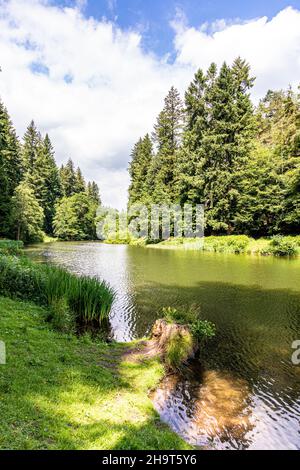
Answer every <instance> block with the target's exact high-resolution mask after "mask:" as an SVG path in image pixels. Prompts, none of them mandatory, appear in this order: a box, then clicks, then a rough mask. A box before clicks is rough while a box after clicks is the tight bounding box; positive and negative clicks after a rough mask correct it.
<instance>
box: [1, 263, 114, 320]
mask: <svg viewBox="0 0 300 470" xmlns="http://www.w3.org/2000/svg"><path fill="white" fill-rule="evenodd" d="M0 293H1V294H2V295H6V296H8V297H17V298H21V299H23V300H30V301H33V302H35V303H38V304H41V305H45V306H48V307H49V312H50V318H49V319H50V320H53V321H54V322H55V323H56V324H60V320H62V319H63V317H65V319H66V321H65V322H64V321H61V323H62V327H61V328H60V329H66V325H67V324H69V325H70V323H71V320H72V321H73V323H74V324H76V325H77V326H82V325H97V326H104V325H107V324H108V317H109V312H110V309H111V306H112V303H113V300H114V296H115V294H114V291H113V290H112V289H111V287H110V286H109V285H108V284H107V283H106V282H104V281H99V280H98V279H96V278H90V277H87V276H81V277H78V276H76V275H75V274H72V273H70V272H68V271H66V270H64V269H63V268H60V267H56V266H50V265H44V264H36V263H33V262H32V261H30V260H28V259H27V258H17V257H13V256H1V257H0ZM51 312H52V313H51ZM51 317H52V318H51ZM70 329H71V327H70Z"/></svg>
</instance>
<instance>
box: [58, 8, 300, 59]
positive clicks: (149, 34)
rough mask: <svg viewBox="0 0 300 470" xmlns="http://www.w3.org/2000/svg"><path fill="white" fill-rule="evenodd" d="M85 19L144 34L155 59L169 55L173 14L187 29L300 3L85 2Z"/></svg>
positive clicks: (267, 13) (268, 13)
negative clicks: (179, 16)
mask: <svg viewBox="0 0 300 470" xmlns="http://www.w3.org/2000/svg"><path fill="white" fill-rule="evenodd" d="M53 3H56V4H58V5H74V1H73V0H53ZM85 3H86V6H85V8H84V9H83V11H84V13H85V15H86V16H93V17H94V18H96V19H100V18H101V17H103V16H105V17H106V18H107V19H109V20H111V21H114V22H115V23H116V24H117V25H118V26H120V27H121V28H123V29H128V28H133V29H138V30H140V31H141V32H142V33H143V42H142V44H143V47H144V48H145V50H148V51H153V52H155V53H156V54H158V55H164V54H166V53H171V54H172V42H173V38H174V31H173V30H172V28H171V26H170V22H171V21H172V20H173V19H174V17H175V15H176V12H177V11H181V12H183V14H184V15H185V16H186V19H187V22H188V24H189V26H195V27H198V26H199V25H200V24H203V23H205V22H209V23H211V22H213V21H215V20H218V19H229V20H230V19H236V18H239V19H241V20H249V19H253V18H257V17H261V16H268V17H269V18H271V17H273V16H275V15H276V14H277V13H278V12H279V11H280V10H282V9H283V8H286V7H287V6H292V7H295V8H297V7H298V8H300V0H178V1H176V0H87V1H86V2H85Z"/></svg>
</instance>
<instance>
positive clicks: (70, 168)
mask: <svg viewBox="0 0 300 470" xmlns="http://www.w3.org/2000/svg"><path fill="white" fill-rule="evenodd" d="M59 174H60V181H61V186H62V193H63V195H64V196H66V197H70V196H72V195H73V194H75V187H76V175H75V171H74V163H73V161H72V159H71V158H69V160H68V162H67V164H66V165H65V166H64V165H62V166H61V168H60V172H59Z"/></svg>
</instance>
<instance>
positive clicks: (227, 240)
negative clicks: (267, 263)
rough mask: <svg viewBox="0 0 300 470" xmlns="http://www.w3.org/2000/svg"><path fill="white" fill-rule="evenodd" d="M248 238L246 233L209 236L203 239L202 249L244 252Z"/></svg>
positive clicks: (221, 251)
mask: <svg viewBox="0 0 300 470" xmlns="http://www.w3.org/2000/svg"><path fill="white" fill-rule="evenodd" d="M249 243H250V238H249V237H247V236H246V235H226V236H211V237H206V238H205V239H204V245H203V250H204V251H214V252H220V253H245V251H246V249H247V246H248V245H249Z"/></svg>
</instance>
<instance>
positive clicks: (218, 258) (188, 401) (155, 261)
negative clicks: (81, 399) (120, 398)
mask: <svg viewBox="0 0 300 470" xmlns="http://www.w3.org/2000/svg"><path fill="white" fill-rule="evenodd" d="M28 254H30V256H32V257H34V258H35V259H37V260H40V261H46V262H51V263H57V264H60V265H62V266H64V267H66V268H68V269H69V270H71V271H73V272H75V273H78V274H88V275H96V276H99V277H100V278H104V279H105V280H107V281H108V282H110V283H111V285H112V286H113V287H114V288H115V289H116V291H117V299H116V301H115V304H114V306H113V310H112V313H111V324H112V329H113V334H114V337H115V339H117V340H118V341H129V340H131V339H133V338H139V337H142V336H144V335H145V334H147V333H148V332H149V330H150V328H151V326H152V324H153V322H154V321H155V319H156V318H158V317H159V314H160V310H161V308H162V307H163V306H169V305H174V306H176V305H177V306H186V307H188V306H189V305H197V306H198V307H199V308H200V310H201V316H202V317H203V318H206V319H209V320H211V321H213V322H214V323H215V324H216V326H217V335H216V337H215V338H214V339H213V340H212V341H210V343H209V346H208V347H207V349H206V351H205V353H204V356H205V357H204V359H205V369H206V372H205V373H204V374H202V373H200V372H199V377H198V376H197V374H196V377H195V376H193V377H192V378H187V377H183V378H177V379H176V381H173V382H172V384H170V383H168V384H167V385H166V384H162V387H161V390H160V392H161V393H160V394H159V396H158V397H157V400H156V405H157V409H158V410H159V412H160V413H161V415H162V417H163V419H165V420H166V421H167V422H168V423H169V424H170V425H171V426H172V427H173V428H174V429H176V430H177V432H179V433H181V434H182V435H183V436H184V437H185V438H186V439H187V440H189V441H190V442H192V443H194V444H197V445H205V446H209V447H216V448H249V449H254V448H275V449H276V448H277V449H279V448H285V449H300V365H299V366H295V365H293V364H292V361H291V355H292V353H293V350H292V347H291V345H292V342H293V341H294V340H297V339H300V260H299V259H297V260H287V259H275V258H263V257H250V256H243V255H223V254H211V253H207V254H205V253H197V252H194V251H173V250H157V249H151V248H149V249H144V248H137V247H128V246H110V245H103V244H100V243H53V244H47V245H37V246H35V247H32V248H31V249H30V250H29V251H28ZM229 405H230V406H229ZM203 410H204V411H205V418H204V411H203Z"/></svg>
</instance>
